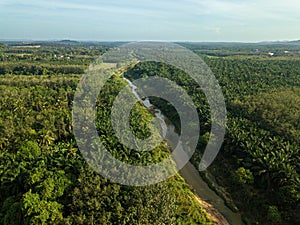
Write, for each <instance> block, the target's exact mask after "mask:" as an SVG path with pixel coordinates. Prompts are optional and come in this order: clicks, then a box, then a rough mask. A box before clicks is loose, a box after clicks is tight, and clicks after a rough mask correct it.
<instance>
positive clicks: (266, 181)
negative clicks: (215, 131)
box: [126, 45, 300, 224]
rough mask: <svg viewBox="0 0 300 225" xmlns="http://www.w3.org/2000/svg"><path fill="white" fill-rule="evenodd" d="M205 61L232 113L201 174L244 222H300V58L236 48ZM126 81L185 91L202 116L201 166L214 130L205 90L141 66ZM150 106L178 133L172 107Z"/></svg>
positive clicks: (168, 70)
mask: <svg viewBox="0 0 300 225" xmlns="http://www.w3.org/2000/svg"><path fill="white" fill-rule="evenodd" d="M195 46H196V47H197V45H191V46H190V47H191V48H195ZM273 47H274V46H273ZM198 48H200V47H198ZM201 48H203V47H201ZM235 48H237V47H235ZM194 50H195V52H198V49H194ZM215 51H216V50H213V51H212V52H215ZM218 51H221V50H218ZM231 51H234V49H231ZM243 51H245V50H243ZM278 51H279V50H278ZM205 52H210V51H209V49H206V50H205ZM224 52H230V49H229V50H226V51H223V53H224ZM238 54H240V56H239V57H236V55H238ZM248 54H250V53H248ZM251 54H252V55H254V54H255V53H253V52H252V53H251ZM201 55H202V53H201ZM203 58H204V60H205V62H206V63H207V64H208V65H209V66H210V68H211V69H212V71H213V72H214V74H215V75H216V77H217V79H218V81H219V83H220V85H221V87H222V90H223V93H224V96H225V99H226V102H227V110H228V123H227V134H226V137H225V141H224V144H223V148H222V150H221V153H220V154H219V156H218V158H217V160H216V161H215V163H213V165H212V166H211V167H210V168H209V171H208V172H204V173H203V174H202V176H203V178H204V179H206V180H207V182H208V183H209V184H210V185H211V186H212V188H214V189H215V190H216V192H217V193H218V194H219V195H220V196H222V197H223V198H224V199H225V201H226V203H227V205H228V206H229V207H231V208H232V209H233V210H237V208H238V209H239V210H240V211H241V212H242V215H243V216H244V222H245V223H246V224H254V223H258V224H298V223H299V221H300V220H299V219H300V218H299V215H300V188H299V187H300V186H299V184H300V177H299V171H300V163H299V162H300V154H299V151H300V147H299V131H300V124H299V118H300V108H299V103H300V102H299V101H300V92H299V90H300V89H299V88H300V58H299V56H298V55H295V56H293V57H291V56H288V57H285V58H282V56H278V57H274V58H270V57H267V56H265V55H264V56H261V57H260V56H259V55H257V54H256V56H255V58H254V57H252V58H249V56H248V55H245V54H244V52H243V53H240V52H239V51H236V50H235V51H234V52H233V53H231V54H223V55H218V57H214V58H211V57H209V56H207V55H206V56H203ZM126 76H127V77H129V78H131V79H137V78H139V77H145V76H162V77H165V78H168V79H171V80H173V81H175V82H176V83H177V84H179V85H180V86H182V87H184V88H185V89H186V91H187V92H188V93H189V95H190V96H191V97H192V99H193V101H194V103H195V105H196V107H197V110H198V113H199V115H200V116H199V120H200V123H201V135H202V136H201V137H200V138H199V142H198V149H197V152H196V153H195V155H194V157H193V159H192V162H193V163H194V164H195V166H197V165H198V164H199V162H200V158H201V153H202V151H203V148H204V147H205V145H206V142H207V139H208V132H209V131H210V115H209V105H208V104H207V102H206V99H205V96H204V93H203V92H202V91H201V88H199V87H198V86H197V84H196V83H195V81H193V80H192V79H191V78H190V77H189V76H188V75H187V74H184V72H182V71H179V70H177V69H176V68H173V67H171V66H167V65H164V64H160V63H154V62H153V63H152V62H147V63H142V64H139V65H137V66H136V67H135V68H133V69H132V70H131V71H128V72H127V74H126ZM151 101H152V102H153V103H154V104H155V105H156V106H157V107H158V108H160V109H161V110H163V112H164V113H165V114H166V115H168V117H169V118H170V119H171V120H172V121H173V122H174V124H175V125H177V128H178V129H180V120H179V117H178V114H177V112H176V111H175V109H174V107H172V105H170V104H168V103H167V102H165V101H164V100H161V99H158V98H152V99H151ZM224 166H225V168H226V169H225V170H224Z"/></svg>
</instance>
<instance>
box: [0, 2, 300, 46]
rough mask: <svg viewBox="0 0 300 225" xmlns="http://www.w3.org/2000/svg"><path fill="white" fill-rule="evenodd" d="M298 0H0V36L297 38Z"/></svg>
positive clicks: (243, 39) (173, 38)
mask: <svg viewBox="0 0 300 225" xmlns="http://www.w3.org/2000/svg"><path fill="white" fill-rule="evenodd" d="M299 12H300V1H298V0H286V1H282V0H273V1H270V0H152V1H149V0H148V1H145V0H108V1H103V0H86V1H82V0H64V1H58V0H53V1H46V0H23V1H21V0H0V14H1V16H0V39H33V40H49V39H75V40H99V41H128V40H131V41H136V40H163V41H239V42H257V41H271V40H273V41H275V40H297V39H300V29H299V28H298V26H299V24H298V22H299V21H300V13H299Z"/></svg>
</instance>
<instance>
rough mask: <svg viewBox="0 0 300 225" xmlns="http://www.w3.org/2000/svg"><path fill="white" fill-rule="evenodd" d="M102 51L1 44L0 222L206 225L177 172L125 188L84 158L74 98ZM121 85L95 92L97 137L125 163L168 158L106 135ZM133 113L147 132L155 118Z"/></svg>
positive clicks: (137, 127)
mask: <svg viewBox="0 0 300 225" xmlns="http://www.w3.org/2000/svg"><path fill="white" fill-rule="evenodd" d="M105 48H106V47H105V46H104V47H103V46H101V45H98V46H92V47H86V46H83V47H82V46H65V45H57V46H43V47H41V48H40V49H36V48H28V47H8V46H5V47H2V51H1V54H2V61H1V64H0V67H1V71H4V72H3V74H2V76H1V77H0V80H1V81H0V90H1V91H0V95H1V97H0V102H1V103H0V131H1V137H0V161H1V163H0V181H1V182H0V183H1V185H0V189H1V192H0V193H1V194H0V224H7V225H8V224H9V225H10V224H118V225H119V224H211V223H212V222H211V220H210V219H209V218H208V216H207V214H206V212H205V211H204V210H203V208H202V207H201V205H200V204H199V202H198V200H197V199H196V196H195V195H194V194H193V193H192V191H191V190H190V188H189V187H188V185H187V184H186V183H185V181H184V180H183V178H181V177H180V176H179V175H176V176H175V177H173V178H170V179H169V180H167V181H165V182H163V183H160V184H157V185H152V186H147V187H127V186H122V185H118V184H115V183H112V182H110V181H109V180H107V179H105V178H103V177H101V176H100V175H98V174H97V173H96V172H94V171H93V170H92V169H91V168H90V167H89V166H88V165H87V163H86V162H85V161H84V159H83V157H82V155H81V153H80V152H79V150H78V148H77V145H76V141H75V139H74V135H73V131H72V117H71V108H72V101H73V96H74V92H75V89H76V86H77V84H78V82H79V79H80V77H81V75H82V74H81V73H82V72H83V70H84V69H85V68H86V66H87V65H88V64H90V63H91V62H93V60H94V59H95V57H97V56H98V55H99V54H101V53H103V51H104V50H105ZM19 54H22V57H21V58H20V55H19ZM56 55H68V56H66V57H68V58H65V57H59V58H58V56H56ZM82 56H85V57H82ZM3 58H4V59H5V60H3ZM16 68H18V69H16ZM68 69H70V70H68ZM41 71H42V72H41ZM125 85H126V82H125V81H124V80H123V79H122V78H120V77H118V76H114V77H113V78H112V79H111V80H110V81H109V83H108V84H107V85H106V88H105V89H103V90H102V92H101V93H100V95H99V99H98V101H97V109H98V111H97V112H98V113H97V117H98V118H99V120H97V122H96V126H97V129H98V132H99V135H100V136H101V138H102V141H104V142H105V143H106V147H107V148H108V149H109V150H110V151H111V153H112V154H113V155H114V156H115V157H118V158H120V159H122V160H124V161H127V162H129V163H139V164H145V163H149V162H155V161H158V160H161V159H163V157H164V156H166V155H168V151H169V150H168V149H167V148H166V147H165V146H166V145H161V146H159V147H158V148H157V149H155V151H153V152H150V153H149V154H148V152H145V154H141V155H137V154H133V153H134V151H130V149H126V148H124V147H122V146H121V145H119V144H118V142H117V141H116V139H115V138H114V137H112V136H110V134H109V132H111V130H110V127H109V125H108V124H109V121H108V115H110V114H109V113H110V106H111V103H112V101H113V99H114V97H113V96H115V95H116V94H117V93H118V92H119V91H120V90H121V89H122V88H123V87H124V86H125ZM132 115H133V116H132V118H131V124H132V126H133V128H132V129H133V130H134V131H135V133H136V134H137V135H140V136H143V135H147V131H148V129H147V126H146V123H147V121H148V120H149V119H150V118H152V114H151V113H149V112H148V111H147V110H146V109H145V108H144V107H142V106H141V105H136V107H135V109H134V110H133V113H132Z"/></svg>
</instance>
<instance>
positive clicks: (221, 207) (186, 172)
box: [124, 78, 243, 225]
mask: <svg viewBox="0 0 300 225" xmlns="http://www.w3.org/2000/svg"><path fill="white" fill-rule="evenodd" d="M124 79H125V80H126V82H127V83H128V84H129V85H130V87H131V90H132V93H133V94H134V95H135V96H136V97H137V98H138V99H139V100H140V101H142V103H143V104H144V106H145V107H146V108H148V109H153V108H154V106H153V105H152V104H151V103H150V101H149V99H147V98H146V99H144V100H142V99H141V98H140V96H139V94H138V93H137V91H136V90H137V87H136V86H134V85H133V84H132V82H131V81H130V80H128V79H126V78H124ZM154 109H155V116H156V118H158V119H159V121H160V125H161V128H162V131H163V132H162V133H163V135H164V136H165V139H166V141H167V142H168V143H169V144H170V145H171V146H172V145H173V146H174V145H175V146H176V145H177V143H178V140H179V135H178V134H177V133H176V131H175V127H174V125H173V124H172V123H171V122H170V121H169V120H168V119H167V117H166V116H164V115H163V114H162V113H161V111H160V110H159V109H156V108H154ZM179 145H180V143H179ZM180 174H181V176H182V177H183V178H184V179H185V181H186V182H187V184H189V185H190V186H191V187H192V189H193V190H194V192H195V194H197V195H198V196H199V197H200V198H201V199H202V200H203V201H205V202H208V203H210V204H211V205H212V206H213V207H214V208H215V209H216V210H217V211H218V212H219V213H221V214H222V215H223V216H224V217H225V218H226V220H227V221H228V222H229V223H230V224H232V225H242V224H243V222H242V219H241V215H240V214H239V213H235V212H233V211H232V210H230V209H229V208H228V207H227V206H226V205H225V203H224V200H223V199H222V198H221V197H219V196H218V195H217V194H216V193H215V192H214V191H213V190H212V189H210V188H209V186H208V185H207V183H206V182H205V181H204V180H203V179H202V177H201V176H200V174H199V172H198V170H197V169H196V168H195V166H194V165H193V164H192V163H190V162H188V163H187V164H186V165H185V167H184V168H182V169H181V171H180Z"/></svg>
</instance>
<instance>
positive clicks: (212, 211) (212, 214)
mask: <svg viewBox="0 0 300 225" xmlns="http://www.w3.org/2000/svg"><path fill="white" fill-rule="evenodd" d="M195 196H196V198H197V200H198V202H199V204H200V205H201V206H202V207H203V209H204V210H205V211H206V212H207V214H208V216H209V219H211V220H212V221H213V222H214V224H216V225H230V224H229V222H228V221H227V219H226V218H225V217H224V216H223V215H222V214H221V213H220V212H219V211H218V210H217V209H216V208H215V207H214V206H213V205H212V204H210V203H208V202H206V201H203V200H202V199H201V198H200V197H199V196H197V195H196V194H195Z"/></svg>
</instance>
